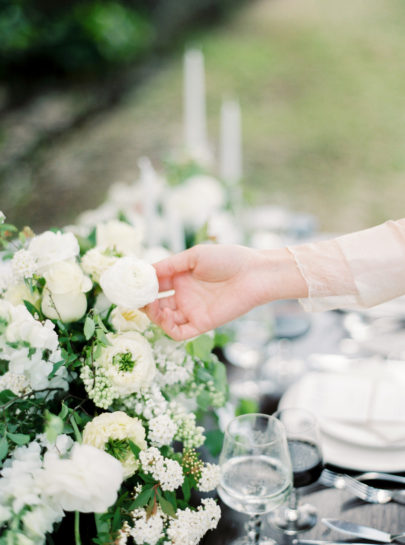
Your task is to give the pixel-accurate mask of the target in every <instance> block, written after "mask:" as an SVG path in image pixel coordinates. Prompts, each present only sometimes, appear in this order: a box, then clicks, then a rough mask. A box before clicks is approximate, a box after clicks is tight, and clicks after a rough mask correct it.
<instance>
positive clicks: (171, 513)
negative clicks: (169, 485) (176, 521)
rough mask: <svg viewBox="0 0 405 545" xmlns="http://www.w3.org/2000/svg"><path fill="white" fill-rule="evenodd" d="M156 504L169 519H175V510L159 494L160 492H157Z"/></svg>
mask: <svg viewBox="0 0 405 545" xmlns="http://www.w3.org/2000/svg"><path fill="white" fill-rule="evenodd" d="M158 502H159V505H160V507H161V508H162V511H163V513H166V515H169V517H173V518H176V510H175V508H174V507H173V505H172V504H171V503H170V502H169V501H167V500H166V499H165V498H164V497H163V496H162V495H161V494H160V492H158Z"/></svg>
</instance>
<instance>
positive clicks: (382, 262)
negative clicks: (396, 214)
mask: <svg viewBox="0 0 405 545" xmlns="http://www.w3.org/2000/svg"><path fill="white" fill-rule="evenodd" d="M288 249H289V251H290V252H291V253H292V255H293V256H294V259H295V262H296V264H297V267H298V268H299V270H300V272H301V274H302V276H303V278H304V279H305V281H306V283H307V286H308V297H307V298H305V299H300V302H301V304H302V306H303V307H304V309H305V310H307V311H320V310H331V309H336V308H349V309H362V308H367V307H370V306H374V305H377V304H379V303H383V302H384V301H388V300H390V299H393V298H395V297H398V296H400V295H403V294H405V219H403V220H398V221H388V222H386V223H383V224H382V225H378V226H377V227H372V228H371V229H365V230H364V231H358V232H356V233H351V234H349V235H344V236H342V237H338V238H335V239H332V240H327V241H321V242H316V243H309V244H303V245H300V246H295V247H289V248H288Z"/></svg>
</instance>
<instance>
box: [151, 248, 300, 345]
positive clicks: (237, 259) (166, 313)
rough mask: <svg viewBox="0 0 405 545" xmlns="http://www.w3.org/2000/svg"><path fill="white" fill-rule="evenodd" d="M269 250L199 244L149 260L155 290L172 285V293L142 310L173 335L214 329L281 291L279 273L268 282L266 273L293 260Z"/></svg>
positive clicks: (183, 336) (283, 252)
mask: <svg viewBox="0 0 405 545" xmlns="http://www.w3.org/2000/svg"><path fill="white" fill-rule="evenodd" d="M269 252H270V253H266V252H260V251H258V250H254V249H250V248H246V247H243V246H225V245H199V246H194V247H193V248H191V249H189V250H186V251H185V252H181V253H180V254H177V255H174V256H172V257H169V258H167V259H165V260H163V261H160V262H159V263H155V264H154V267H155V269H156V273H157V276H158V280H159V288H160V291H167V290H174V294H173V295H171V296H169V297H166V298H161V299H157V300H156V301H154V302H153V303H151V304H150V305H148V306H147V307H146V309H145V310H146V312H147V314H148V316H149V317H150V319H151V320H152V321H154V322H156V323H157V324H158V325H159V326H160V327H162V329H163V330H164V331H165V332H166V333H167V334H168V335H170V336H171V337H172V338H173V339H175V340H183V339H188V338H190V337H195V336H196V335H200V334H201V333H204V332H206V331H209V330H211V329H214V328H216V327H218V326H220V325H222V324H224V323H226V322H228V321H230V320H233V319H234V318H236V317H238V316H240V315H241V314H244V313H245V312H248V311H249V310H251V309H252V308H253V307H255V306H257V305H260V304H264V303H266V302H267V301H270V300H272V299H277V298H280V297H282V296H283V293H282V292H283V290H282V289H280V286H281V284H280V280H281V281H282V278H280V275H279V276H278V277H276V281H275V282H274V283H272V275H271V274H270V273H271V272H272V271H273V270H274V271H275V272H277V270H280V265H281V264H282V263H284V262H285V260H286V259H287V260H288V266H289V267H291V266H292V265H293V267H294V269H295V263H294V262H293V258H292V256H291V255H290V254H289V252H288V251H287V250H273V251H269ZM270 255H271V257H269V256H270ZM283 266H284V265H283ZM300 279H301V281H302V278H301V277H300ZM277 286H279V289H277ZM284 291H285V290H284ZM300 293H301V292H300ZM293 296H294V295H293Z"/></svg>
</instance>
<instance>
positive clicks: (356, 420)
mask: <svg viewBox="0 0 405 545" xmlns="http://www.w3.org/2000/svg"><path fill="white" fill-rule="evenodd" d="M401 364H402V365H398V366H396V367H394V369H390V368H389V366H385V365H384V364H383V363H380V364H379V365H378V366H375V365H373V364H372V363H371V362H370V368H369V369H367V367H366V366H363V367H362V371H357V370H356V371H352V372H350V373H310V374H308V375H307V376H305V377H304V378H303V379H302V380H301V381H300V383H299V387H297V388H296V389H295V394H296V395H295V399H294V403H295V405H296V406H301V407H306V408H308V409H309V410H311V411H312V412H314V413H315V414H316V415H317V416H318V419H319V421H320V426H321V429H323V430H324V431H325V432H326V433H330V434H331V435H332V434H333V435H335V436H338V437H341V438H342V439H344V440H346V441H349V442H356V443H360V444H366V445H367V444H368V445H370V446H381V447H383V446H388V445H390V446H393V445H395V444H398V446H400V445H402V444H403V443H404V442H405V362H401ZM401 367H402V368H401ZM290 405H291V400H290Z"/></svg>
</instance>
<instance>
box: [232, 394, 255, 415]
mask: <svg viewBox="0 0 405 545" xmlns="http://www.w3.org/2000/svg"><path fill="white" fill-rule="evenodd" d="M258 412H259V404H258V403H257V401H256V400H255V399H248V398H243V399H239V403H238V406H237V407H236V409H235V416H240V415H242V414H251V413H258Z"/></svg>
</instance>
